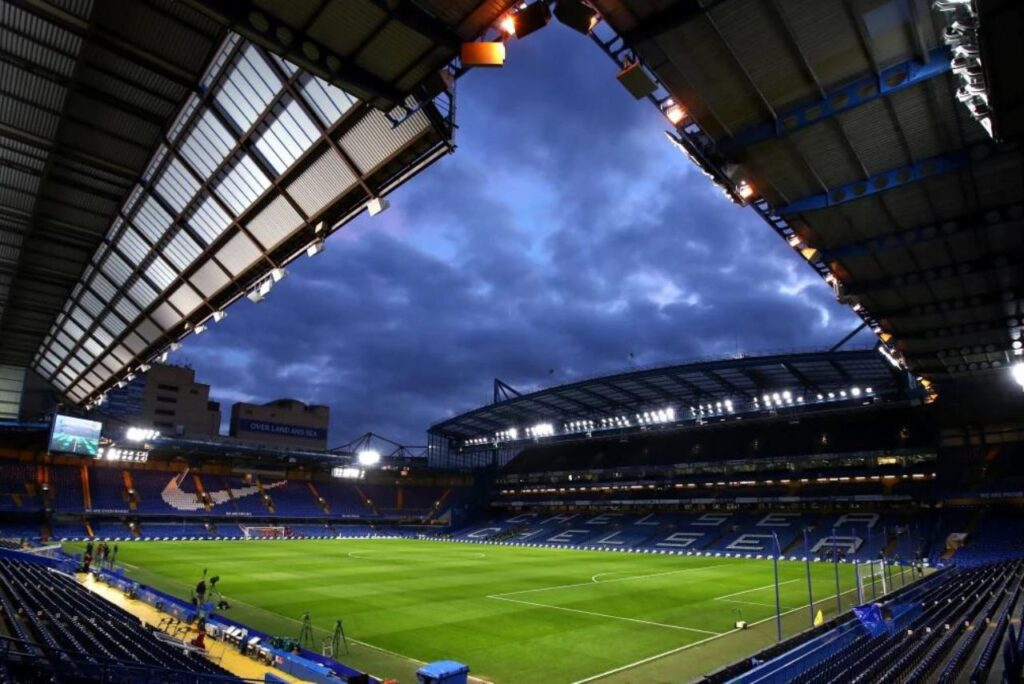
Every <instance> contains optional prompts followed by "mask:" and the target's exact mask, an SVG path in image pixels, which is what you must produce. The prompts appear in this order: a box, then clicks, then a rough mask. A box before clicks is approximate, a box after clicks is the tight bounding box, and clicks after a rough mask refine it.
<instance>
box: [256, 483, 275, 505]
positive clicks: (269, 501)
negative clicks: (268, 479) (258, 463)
mask: <svg viewBox="0 0 1024 684" xmlns="http://www.w3.org/2000/svg"><path fill="white" fill-rule="evenodd" d="M256 488H257V489H258V490H259V492H260V497H261V499H262V500H263V505H264V506H266V507H267V510H268V511H270V512H271V513H276V512H277V511H275V510H274V500H273V499H271V498H270V495H269V494H267V492H266V490H265V489H263V483H262V482H260V480H259V478H256Z"/></svg>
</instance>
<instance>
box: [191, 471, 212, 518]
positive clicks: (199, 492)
mask: <svg viewBox="0 0 1024 684" xmlns="http://www.w3.org/2000/svg"><path fill="white" fill-rule="evenodd" d="M192 482H193V483H194V484H195V486H196V500H198V501H199V502H200V503H202V504H203V508H205V509H206V510H210V509H211V508H213V504H212V503H211V502H210V497H208V496H207V495H206V490H205V489H203V481H202V480H201V479H199V473H192Z"/></svg>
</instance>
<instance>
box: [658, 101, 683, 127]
mask: <svg viewBox="0 0 1024 684" xmlns="http://www.w3.org/2000/svg"><path fill="white" fill-rule="evenodd" d="M661 111H662V112H663V113H664V114H665V118H666V119H668V120H669V123H671V124H672V125H673V126H678V125H679V124H680V122H682V121H683V120H684V119H685V118H686V110H685V109H683V107H682V106H681V105H679V104H678V103H676V102H675V101H674V100H673V99H672V98H669V99H667V100H665V104H664V105H662V110H661Z"/></svg>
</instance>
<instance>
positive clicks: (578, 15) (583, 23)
mask: <svg viewBox="0 0 1024 684" xmlns="http://www.w3.org/2000/svg"><path fill="white" fill-rule="evenodd" d="M555 17H557V18H558V21H560V22H562V23H563V24H565V25H566V26H568V27H569V28H571V29H572V30H573V31H578V32H580V33H582V34H583V35H585V36H589V35H590V32H591V31H593V30H594V27H595V26H597V22H599V21H601V15H599V14H598V13H597V10H596V9H594V8H593V7H591V6H590V5H588V4H587V3H585V2H583V1H582V0H558V1H557V2H556V3H555Z"/></svg>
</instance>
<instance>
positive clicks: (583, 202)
mask: <svg viewBox="0 0 1024 684" xmlns="http://www.w3.org/2000/svg"><path fill="white" fill-rule="evenodd" d="M615 71H616V69H615V65H614V64H613V63H612V62H611V60H609V59H608V58H607V57H605V56H604V55H603V54H602V53H601V52H600V51H599V50H598V48H597V47H596V46H595V45H594V44H593V43H591V42H590V41H589V40H587V39H586V38H584V37H582V36H580V35H579V34H576V33H573V32H572V31H570V30H568V29H566V28H564V27H562V26H560V25H558V24H557V22H552V23H551V25H550V26H549V27H548V28H547V29H545V30H543V31H541V32H539V33H536V34H533V35H531V36H529V37H528V38H527V39H526V40H524V41H522V42H516V43H513V44H512V45H510V47H509V56H508V61H507V62H506V66H505V67H504V68H503V69H500V70H489V71H484V70H478V71H474V72H470V73H469V74H468V75H466V76H465V77H463V78H462V79H461V80H460V81H459V85H458V89H459V102H458V113H459V130H458V134H457V144H458V150H457V152H456V153H455V154H454V155H452V156H449V157H446V158H444V159H442V160H441V161H440V162H438V163H436V164H435V165H434V166H433V167H431V168H429V169H427V170H426V171H425V172H424V173H422V174H421V175H420V176H419V177H417V178H415V179H414V180H413V181H411V182H409V183H408V184H406V185H405V186H404V187H403V188H401V189H400V190H399V191H398V192H396V193H394V194H393V195H392V196H391V203H392V206H391V209H389V210H388V211H387V212H385V213H383V214H381V215H379V216H377V217H375V218H372V219H371V218H369V217H367V216H366V215H365V214H364V215H363V216H361V217H360V218H359V219H357V220H356V221H354V222H352V223H351V224H349V226H347V227H346V228H344V229H343V230H342V231H340V232H339V233H337V234H335V236H334V237H332V238H331V240H330V241H329V242H328V245H327V250H326V251H325V252H324V253H323V254H321V255H320V256H318V257H316V258H315V259H302V260H300V261H297V262H295V263H294V264H293V265H292V266H290V267H289V277H288V278H286V279H285V280H284V281H282V282H281V283H280V284H279V285H278V286H277V287H275V288H274V291H273V293H272V294H271V296H270V297H268V298H267V300H266V301H265V302H263V303H261V304H259V305H255V304H252V303H250V302H248V301H246V300H243V301H240V302H239V303H238V304H236V305H235V306H234V307H232V309H231V310H230V315H229V316H228V317H227V319H225V320H224V321H223V322H222V323H220V324H218V325H215V326H212V327H211V329H210V330H209V331H208V333H207V334H205V335H203V336H202V337H201V338H195V337H192V338H189V340H188V341H187V343H186V344H185V345H184V347H183V349H182V350H181V351H179V352H177V353H176V354H175V355H174V358H173V359H172V361H173V362H177V363H183V362H184V363H189V364H191V365H192V366H193V367H194V368H195V369H196V371H197V375H198V378H199V380H200V381H201V382H206V383H209V384H211V385H212V386H213V393H214V397H215V398H216V399H219V400H220V401H221V402H223V403H224V404H225V406H224V409H225V414H227V413H229V411H228V410H227V406H228V405H230V404H231V403H233V402H235V401H239V400H246V401H267V400H270V399H275V398H279V397H284V396H290V397H294V398H297V399H301V400H303V401H307V402H313V403H323V404H328V405H330V406H331V437H330V443H331V445H332V446H334V445H337V444H341V443H344V442H347V441H349V440H350V439H352V438H354V437H356V436H358V435H360V434H362V433H363V432H366V431H370V430H372V431H374V432H377V433H379V434H383V435H386V436H389V437H391V438H393V439H395V440H397V441H400V442H403V443H406V444H423V443H424V442H425V431H426V428H427V427H428V426H429V425H430V424H432V423H435V422H437V421H439V420H443V419H445V418H447V417H449V416H452V415H455V414H457V413H459V412H462V411H464V410H467V409H470V408H473V407H475V406H479V405H480V404H483V403H486V402H487V401H489V400H490V395H491V383H492V380H493V378H495V377H499V378H501V379H502V380H504V381H506V382H508V383H509V384H511V385H512V386H514V387H516V388H518V389H520V390H529V389H534V388H538V387H541V386H545V385H550V384H558V383H562V382H566V381H569V380H572V379H574V378H579V377H582V376H589V375H596V374H600V373H605V372H610V371H618V370H624V369H627V368H629V367H632V366H647V365H652V364H661V363H669V362H674V361H683V360H690V359H695V358H704V357H720V356H730V355H735V354H736V353H745V354H756V353H760V352H767V351H775V350H789V349H811V348H820V347H824V346H828V345H830V344H832V343H834V342H836V341H837V340H838V339H840V338H841V337H842V336H843V335H845V334H846V333H847V332H849V331H850V330H851V329H853V328H854V327H855V326H856V325H857V324H858V323H859V320H857V319H856V318H855V316H854V315H853V314H852V313H851V312H849V310H847V309H844V308H842V307H840V306H838V305H837V304H836V303H835V302H834V300H833V299H832V296H831V291H830V290H829V289H828V288H827V287H826V286H825V284H824V283H823V282H822V281H821V280H820V278H818V277H817V276H816V275H815V274H814V273H813V271H812V270H811V269H810V268H809V267H808V266H806V264H804V263H803V261H802V260H801V259H800V258H799V257H797V256H796V255H795V254H794V253H793V251H792V250H791V249H790V248H789V247H788V246H787V245H786V244H785V243H784V241H782V240H781V239H780V238H778V237H777V236H776V235H775V234H774V233H773V232H772V231H771V230H770V229H769V228H768V226H767V225H765V224H764V223H763V222H761V220H760V219H759V218H758V217H757V216H756V214H754V212H753V211H752V210H744V209H739V208H737V207H735V206H733V205H732V204H730V203H729V202H728V201H727V200H726V199H725V198H724V197H723V196H722V195H721V194H720V193H719V191H718V190H717V189H716V188H715V187H714V186H713V185H712V184H711V183H710V182H708V181H707V180H706V179H705V178H704V177H703V176H702V175H701V174H700V173H699V172H698V171H697V170H696V168H695V167H693V166H692V165H691V164H690V163H689V162H688V161H687V160H686V159H685V158H684V157H683V156H682V155H681V154H680V153H679V152H678V151H676V150H675V149H673V147H672V146H671V145H670V144H669V143H668V142H667V141H666V139H665V136H664V134H663V131H664V130H665V128H666V122H665V121H664V120H663V119H662V117H661V116H660V115H659V114H658V112H657V111H655V109H654V107H652V106H651V105H650V104H649V103H647V102H637V101H635V100H633V99H632V97H631V96H629V95H628V94H627V93H626V92H625V90H623V89H622V88H621V86H619V85H618V84H617V83H616V81H615Z"/></svg>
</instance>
